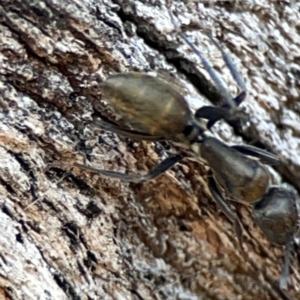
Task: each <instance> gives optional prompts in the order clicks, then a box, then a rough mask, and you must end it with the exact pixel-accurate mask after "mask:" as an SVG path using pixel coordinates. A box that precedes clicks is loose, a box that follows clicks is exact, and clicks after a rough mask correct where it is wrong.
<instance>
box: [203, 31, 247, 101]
mask: <svg viewBox="0 0 300 300" xmlns="http://www.w3.org/2000/svg"><path fill="white" fill-rule="evenodd" d="M207 36H208V37H209V38H210V40H211V41H212V42H213V43H214V45H215V46H216V47H217V48H218V50H219V51H220V52H221V54H222V57H223V60H224V61H225V64H226V66H227V68H228V69H229V71H230V73H231V75H232V77H233V78H234V80H235V81H236V83H237V85H238V86H239V88H240V89H241V93H240V94H239V95H238V96H237V97H236V98H234V102H235V104H236V106H239V104H240V103H241V102H242V101H243V99H244V98H245V97H246V93H247V90H246V86H245V83H244V81H243V79H242V77H241V75H240V74H239V73H238V71H237V69H236V68H235V66H234V64H233V62H232V60H231V58H230V57H229V55H228V54H227V53H226V52H225V51H224V49H223V47H222V46H221V45H220V44H219V43H218V42H217V41H216V40H215V39H214V38H213V36H212V35H211V34H210V33H207ZM241 95H243V96H241Z"/></svg>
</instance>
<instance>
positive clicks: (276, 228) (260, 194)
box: [73, 11, 298, 289]
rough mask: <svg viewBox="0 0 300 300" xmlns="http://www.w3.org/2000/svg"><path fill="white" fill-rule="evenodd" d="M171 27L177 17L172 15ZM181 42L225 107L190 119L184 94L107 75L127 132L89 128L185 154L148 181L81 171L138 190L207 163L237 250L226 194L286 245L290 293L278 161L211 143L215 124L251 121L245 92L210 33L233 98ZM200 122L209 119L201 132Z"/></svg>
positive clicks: (132, 76) (288, 240) (292, 204)
mask: <svg viewBox="0 0 300 300" xmlns="http://www.w3.org/2000/svg"><path fill="white" fill-rule="evenodd" d="M169 13H170V17H171V19H172V22H173V24H174V25H175V23H174V22H175V21H174V16H173V14H172V13H171V12H170V11H169ZM179 35H180V37H181V38H182V39H183V40H184V42H185V43H187V44H188V45H189V47H190V48H191V49H192V50H193V51H194V52H195V53H196V54H197V55H198V57H199V58H200V60H201V62H202V64H203V65H204V67H205V69H206V71H207V72H208V73H209V75H210V77H211V78H212V80H213V81H214V82H215V84H216V86H217V88H218V89H219V90H220V92H221V94H222V96H223V98H224V99H225V101H226V104H225V105H223V106H222V107H213V106H204V107H202V108H200V109H198V110H197V111H196V112H195V114H193V113H192V112H191V110H190V108H189V106H188V104H187V102H186V100H185V99H184V97H183V96H182V95H181V93H180V92H179V91H178V90H177V89H176V88H175V87H173V86H172V85H170V84H169V83H167V82H165V81H164V80H162V79H160V78H157V77H153V76H150V75H147V74H141V73H133V72H132V73H121V74H116V75H111V76H109V77H108V78H107V79H106V80H105V81H103V82H102V83H100V86H101V88H102V93H103V96H104V98H105V99H106V100H108V102H109V104H110V105H111V107H112V108H113V109H114V110H115V112H116V114H118V115H119V116H121V117H122V119H123V120H124V121H125V123H126V124H127V125H128V126H129V127H130V128H131V129H126V128H123V127H121V126H119V125H117V124H115V123H113V122H111V121H109V120H105V121H104V120H94V125H95V126H96V127H100V128H102V129H104V130H109V131H112V132H114V133H117V134H119V135H123V136H126V137H129V138H132V139H138V140H146V141H161V140H170V141H172V142H173V143H175V144H179V145H180V146H181V147H182V148H183V149H184V150H183V151H182V153H179V154H173V155H170V156H169V157H167V158H166V159H164V160H163V161H162V162H161V163H159V164H158V165H157V166H156V167H154V168H153V169H152V170H151V171H150V172H149V173H147V174H145V175H135V174H123V173H119V172H115V171H108V170H100V169H97V168H93V167H90V166H86V165H82V164H77V163H75V164H73V166H75V167H79V168H82V169H87V170H90V171H93V172H95V173H99V174H102V175H105V176H109V177H113V178H118V179H120V180H122V181H125V182H133V183H140V182H143V181H147V180H151V179H154V178H156V177H157V176H159V175H161V174H162V173H164V172H165V171H166V170H168V169H169V168H171V167H172V166H174V165H175V164H176V163H177V162H179V161H181V160H183V159H184V158H188V159H192V160H196V161H198V162H203V161H205V162H206V163H207V164H208V166H209V167H210V170H211V171H210V172H211V175H212V176H210V177H209V180H208V186H209V189H210V192H211V194H212V196H213V197H214V199H215V200H216V202H217V203H218V205H219V207H220V209H221V210H222V212H223V213H224V214H225V215H226V216H227V217H228V218H229V219H230V220H231V221H232V222H233V223H234V227H235V231H236V233H237V237H238V240H239V243H240V245H241V246H242V226H241V224H240V221H239V218H238V216H237V214H236V213H235V212H234V211H233V210H232V208H231V206H230V205H229V203H228V202H227V201H226V200H225V198H224V196H223V190H224V191H225V192H226V193H227V194H229V195H230V196H232V197H233V198H234V199H236V200H237V201H239V202H242V203H247V204H251V205H252V206H253V213H252V214H253V219H254V221H255V223H256V224H257V225H258V226H259V227H260V229H261V230H262V232H263V233H264V234H265V235H266V237H267V238H268V239H269V240H270V241H271V242H273V243H276V244H280V245H285V248H286V250H285V256H284V265H283V270H282V274H281V277H280V288H282V289H286V288H287V280H288V275H289V264H290V256H291V250H292V241H293V236H294V233H295V231H296V229H297V224H298V212H297V207H296V197H295V195H294V194H293V193H292V192H290V191H288V190H287V189H285V188H283V187H277V186H273V187H270V174H269V172H268V170H267V168H266V167H265V166H264V164H268V165H272V164H277V163H279V160H278V158H277V157H276V156H275V155H273V154H271V153H269V152H267V151H265V150H262V149H259V148H256V147H254V146H250V145H234V146H228V145H227V144H225V143H223V142H221V141H220V140H219V139H217V138H215V137H213V136H212V134H211V132H210V131H209V130H208V129H210V128H211V127H212V126H213V125H214V124H215V123H216V122H217V121H219V120H220V119H223V120H225V121H226V122H227V123H228V124H230V125H232V126H239V125H240V124H242V123H243V122H245V121H246V120H247V119H248V116H247V115H246V114H245V113H244V112H243V111H241V110H240V109H239V105H240V104H241V103H242V101H243V100H244V99H245V97H246V87H245V84H244V82H243V80H242V79H241V77H240V75H239V74H238V72H237V70H236V69H235V67H234V65H233V63H232V62H231V60H230V58H229V57H228V55H227V54H226V53H225V51H224V50H223V49H222V47H221V46H220V45H219V44H218V43H217V42H216V41H215V40H214V38H213V37H212V36H211V35H210V34H209V35H208V36H209V38H210V39H211V41H212V42H213V43H214V44H215V45H216V47H217V48H218V49H219V51H220V52H221V54H222V57H223V59H224V61H225V63H226V65H227V67H228V68H229V70H230V72H231V74H232V76H233V78H234V79H235V81H236V82H237V84H238V86H239V88H240V89H241V92H240V94H239V95H238V96H237V97H235V98H233V97H232V96H231V95H230V94H229V93H228V91H227V90H226V88H225V87H224V85H223V84H222V82H221V81H220V79H219V78H218V76H217V75H216V73H215V72H214V70H213V68H212V67H211V65H210V64H209V62H208V61H207V60H206V59H205V58H204V56H203V55H202V54H201V52H200V51H199V50H198V49H197V48H196V46H195V45H194V44H193V43H192V42H190V41H189V39H188V37H187V36H186V34H185V33H183V32H179ZM203 119H207V120H208V122H207V125H206V127H205V126H204V125H203Z"/></svg>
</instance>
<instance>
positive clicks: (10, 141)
mask: <svg viewBox="0 0 300 300" xmlns="http://www.w3.org/2000/svg"><path fill="white" fill-rule="evenodd" d="M172 11H173V12H174V14H175V15H176V18H177V19H178V24H179V25H180V26H183V27H184V26H185V27H190V28H191V29H190V33H189V35H190V38H191V40H193V42H194V43H195V44H196V45H197V46H198V47H199V48H200V49H201V51H203V53H204V54H205V55H206V57H207V58H208V59H209V61H210V62H211V63H212V64H213V66H214V67H215V69H216V70H217V71H218V73H219V74H220V76H222V78H223V80H224V82H225V83H226V85H227V86H228V89H229V91H230V93H232V94H233V95H235V94H237V93H238V90H237V87H236V85H235V83H234V81H233V79H232V77H231V76H230V74H229V71H228V69H227V68H226V66H225V65H224V62H223V61H222V58H221V56H220V54H219V52H218V51H217V50H216V49H215V47H214V46H213V45H212V43H211V42H210V41H209V39H208V38H207V37H206V35H205V34H204V31H205V30H212V31H213V34H214V35H215V36H216V37H217V39H218V41H219V42H220V43H221V44H222V45H223V46H224V48H225V49H226V51H227V52H228V53H230V56H231V58H232V60H233V61H234V63H235V65H236V67H237V69H238V70H239V72H240V73H241V75H242V77H243V79H244V80H245V83H246V86H247V89H248V96H247V99H246V100H245V103H244V104H243V105H244V107H245V108H246V110H247V112H248V113H249V116H250V119H251V126H249V128H248V129H247V130H245V132H244V134H243V136H236V135H235V134H234V133H233V130H232V129H231V128H230V127H229V126H228V125H226V124H224V123H222V122H221V123H220V124H217V125H216V126H215V127H214V128H213V130H214V132H215V133H216V134H217V135H218V136H219V138H221V139H222V140H224V141H225V142H227V143H235V144H237V143H243V142H245V143H247V142H249V141H255V142H256V143H260V144H262V145H264V146H265V147H266V148H267V149H270V150H272V152H273V153H275V154H277V155H278V156H279V157H280V159H281V162H282V166H281V167H280V168H279V169H278V170H277V171H274V170H273V169H270V172H271V174H272V176H273V177H274V181H275V182H277V183H279V184H281V181H283V182H286V183H284V184H286V185H291V186H292V187H294V188H295V189H296V190H297V189H298V190H300V180H299V174H300V150H299V149H300V101H299V100H300V96H299V93H300V88H299V83H300V67H299V63H300V4H299V2H298V3H297V1H294V2H293V1H271V0H261V1H251V0H245V1H227V2H224V1H205V2H201V1H175V0H174V1H173V5H172ZM128 71H137V72H147V73H148V72H152V73H153V74H156V75H157V76H160V77H164V78H165V79H166V80H167V81H169V82H171V84H177V85H178V86H180V87H181V89H182V93H183V94H184V95H185V96H186V98H187V100H188V101H189V103H190V105H191V107H193V108H198V107H201V106H202V105H204V104H208V103H213V104H217V103H214V100H216V99H218V93H217V91H216V90H214V89H213V84H212V83H211V82H210V81H209V78H208V76H207V74H206V73H205V72H204V71H203V69H202V66H201V64H200V62H199V59H198V58H197V57H196V56H195V54H194V53H193V52H192V51H191V50H190V49H189V48H188V47H187V46H186V45H185V44H184V42H183V41H182V40H180V38H179V36H178V34H177V33H176V32H175V30H174V25H173V24H172V22H171V20H170V17H169V14H168V11H167V9H166V3H165V2H164V1H163V0H127V1H110V0H97V1H89V0H80V1H79V0H60V1H57V0H45V1H32V0H19V1H18V0H10V1H5V0H0V107H1V108H0V109H1V111H0V118H1V122H0V152H1V154H0V205H1V210H0V222H1V228H2V230H1V233H0V299H105V300H106V299H107V300H108V299H116V300H121V299H127V300H129V299H134V300H140V299H149V300H150V299H181V300H183V299H300V292H299V289H300V272H299V265H298V259H297V258H294V259H293V261H292V264H291V272H292V275H291V276H290V279H289V286H288V290H287V291H286V292H285V293H283V292H280V291H279V290H278V287H277V283H278V278H279V274H280V271H281V267H282V258H283V253H284V252H283V250H284V249H283V248H282V247H279V246H276V245H273V244H271V243H270V242H268V241H267V239H266V238H265V237H264V236H263V234H262V233H261V232H260V231H259V230H258V228H257V227H256V226H255V224H254V223H253V221H252V218H251V210H250V208H248V207H246V206H243V205H240V204H235V203H233V204H232V205H233V206H234V207H236V209H237V211H238V214H239V216H240V217H241V218H242V223H243V226H244V235H245V249H246V255H244V256H243V254H242V253H241V252H240V250H239V249H238V248H237V240H236V236H235V233H234V228H233V226H232V224H231V223H230V222H229V221H228V220H227V219H226V217H225V216H224V215H223V214H221V213H220V210H219V209H218V207H217V205H216V203H215V202H214V200H213V199H212V198H211V196H210V193H209V191H208V188H207V171H208V168H207V166H205V165H199V164H196V163H192V162H183V163H180V164H177V165H176V166H175V167H174V168H172V170H170V171H168V172H166V173H165V174H164V175H162V176H160V177H159V178H157V179H156V180H153V181H150V182H146V183H143V184H139V185H136V184H125V183H122V182H120V181H118V180H113V179H110V178H103V177H100V176H98V175H95V174H92V173H90V172H88V171H86V170H80V169H78V168H73V169H69V170H67V171H68V172H67V173H65V170H66V169H65V168H63V167H61V168H59V167H57V164H58V166H59V163H62V162H63V163H74V162H77V163H83V162H84V163H89V164H90V165H92V166H94V167H98V168H102V169H110V170H119V171H121V172H126V171H132V172H136V173H139V172H140V173H143V172H146V171H147V170H149V169H151V168H152V167H153V166H155V165H156V164H157V163H158V162H159V161H161V159H162V158H163V157H165V156H166V151H165V149H166V148H167V145H165V144H159V143H156V144H155V143H147V142H137V141H130V140H129V139H125V138H122V137H119V136H117V135H114V134H112V133H110V132H105V131H101V130H100V129H99V130H98V131H97V132H96V131H95V128H93V127H92V126H91V123H92V119H93V118H96V117H97V116H100V115H101V114H105V113H106V106H105V104H102V102H101V90H100V88H99V87H98V84H99V82H101V81H102V80H104V78H105V77H106V76H107V75H108V74H113V73H118V72H128ZM200 92H202V94H205V95H206V96H207V97H209V98H210V99H209V100H207V99H206V98H205V97H204V96H203V95H201V93H200ZM74 93H75V94H74ZM208 101H211V102H208ZM53 163H55V164H56V167H55V168H49V166H50V165H51V164H53ZM282 178H283V179H282Z"/></svg>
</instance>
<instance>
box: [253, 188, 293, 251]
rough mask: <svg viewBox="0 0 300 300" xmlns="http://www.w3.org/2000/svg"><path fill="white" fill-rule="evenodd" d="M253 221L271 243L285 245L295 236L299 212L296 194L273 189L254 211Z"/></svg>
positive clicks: (282, 189)
mask: <svg viewBox="0 0 300 300" xmlns="http://www.w3.org/2000/svg"><path fill="white" fill-rule="evenodd" d="M253 219H254V221H255V223H256V224H257V225H258V226H259V227H260V229H261V230H262V232H263V233H264V234H265V235H266V236H267V237H268V239H269V240H270V241H272V242H273V243H276V244H281V245H284V244H286V243H287V242H288V241H289V240H290V238H291V237H292V236H293V235H294V233H295V231H296V228H297V224H298V219H299V217H298V211H297V205H296V197H295V195H294V193H292V192H291V191H288V190H287V189H284V188H280V187H272V188H271V189H270V190H269V192H268V193H267V194H266V195H265V196H264V197H263V199H262V200H260V201H259V202H257V203H256V204H255V206H254V209H253Z"/></svg>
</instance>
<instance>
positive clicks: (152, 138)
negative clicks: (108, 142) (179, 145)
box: [93, 120, 165, 141]
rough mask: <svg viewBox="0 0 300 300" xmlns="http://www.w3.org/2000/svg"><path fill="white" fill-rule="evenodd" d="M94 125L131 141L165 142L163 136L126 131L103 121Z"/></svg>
mask: <svg viewBox="0 0 300 300" xmlns="http://www.w3.org/2000/svg"><path fill="white" fill-rule="evenodd" d="M93 125H94V126H95V127H100V128H101V129H104V130H107V131H111V132H114V133H116V134H119V135H122V136H126V137H128V138H131V139H137V140H144V141H162V140H165V138H164V137H161V136H156V135H151V134H147V133H142V132H138V131H134V130H130V129H124V128H121V127H120V126H118V125H116V124H114V123H110V122H108V121H103V120H94V123H93Z"/></svg>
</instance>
